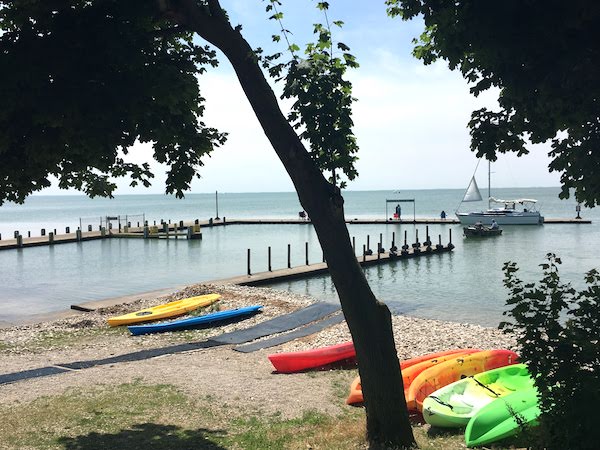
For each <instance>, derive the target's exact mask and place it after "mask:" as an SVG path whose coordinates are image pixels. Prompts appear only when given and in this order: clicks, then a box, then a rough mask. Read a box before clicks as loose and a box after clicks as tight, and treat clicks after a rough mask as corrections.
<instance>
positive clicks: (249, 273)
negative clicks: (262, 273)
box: [248, 249, 252, 275]
mask: <svg viewBox="0 0 600 450" xmlns="http://www.w3.org/2000/svg"><path fill="white" fill-rule="evenodd" d="M248 275H252V272H250V249H248Z"/></svg>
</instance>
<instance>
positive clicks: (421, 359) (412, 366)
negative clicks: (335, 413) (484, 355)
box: [346, 349, 479, 405]
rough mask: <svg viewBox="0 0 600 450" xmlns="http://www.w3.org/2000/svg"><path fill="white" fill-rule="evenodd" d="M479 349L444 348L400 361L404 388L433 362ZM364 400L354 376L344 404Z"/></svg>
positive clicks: (358, 379) (357, 379)
mask: <svg viewBox="0 0 600 450" xmlns="http://www.w3.org/2000/svg"><path fill="white" fill-rule="evenodd" d="M477 351H479V350H478V349H452V350H444V351H441V352H436V353H428V354H426V355H421V356H416V357H414V358H410V359H406V360H404V361H400V370H401V371H402V382H403V385H404V390H405V392H406V390H407V389H408V386H409V385H410V384H411V383H412V380H413V378H414V377H415V376H417V375H418V374H419V373H421V372H422V371H423V370H425V369H427V368H428V367H431V366H432V365H434V364H438V363H439V362H441V361H445V360H447V359H448V358H452V357H456V355H459V354H468V353H474V352H477ZM363 401H364V399H363V394H362V385H361V384H360V377H356V378H355V379H354V380H353V381H352V383H351V384H350V394H349V395H348V398H347V399H346V404H348V405H353V404H357V403H362V402H363Z"/></svg>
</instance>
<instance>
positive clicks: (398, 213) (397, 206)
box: [396, 203, 402, 220]
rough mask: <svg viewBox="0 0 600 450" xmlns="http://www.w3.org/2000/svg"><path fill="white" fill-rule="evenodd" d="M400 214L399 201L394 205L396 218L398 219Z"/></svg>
mask: <svg viewBox="0 0 600 450" xmlns="http://www.w3.org/2000/svg"><path fill="white" fill-rule="evenodd" d="M401 215H402V208H400V203H398V204H397V205H396V218H397V219H398V220H400V216H401Z"/></svg>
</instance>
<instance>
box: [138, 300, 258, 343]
mask: <svg viewBox="0 0 600 450" xmlns="http://www.w3.org/2000/svg"><path fill="white" fill-rule="evenodd" d="M261 308H262V305H254V306H247V307H245V308H236V309H228V310H226V311H219V312H216V313H211V314H206V315H204V316H197V317H190V318H189V319H180V320H174V321H173V322H164V323H157V324H150V325H131V326H129V327H127V328H128V329H129V331H130V332H131V334H133V335H134V336H137V335H140V334H148V333H160V332H163V331H174V330H184V329H187V328H193V327H197V326H200V325H205V324H208V323H212V322H220V321H223V320H230V319H235V318H236V317H240V316H248V315H250V314H254V313H256V312H258V310H259V309H261Z"/></svg>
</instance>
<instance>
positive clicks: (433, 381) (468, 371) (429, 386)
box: [407, 349, 519, 411]
mask: <svg viewBox="0 0 600 450" xmlns="http://www.w3.org/2000/svg"><path fill="white" fill-rule="evenodd" d="M518 357H519V355H517V354H516V353H515V352H513V351H511V350H504V349H501V350H485V351H482V352H477V353H473V354H471V355H467V356H459V357H457V358H454V359H450V360H449V361H445V362H443V363H441V364H437V365H435V366H433V367H430V368H429V369H427V370H424V371H423V372H421V373H420V374H419V375H418V376H417V377H416V378H415V379H414V381H413V382H412V384H411V385H410V388H409V390H408V395H407V403H410V404H411V405H415V406H416V409H417V410H418V411H422V409H423V400H425V397H427V396H428V395H429V394H431V393H433V392H435V391H437V390H438V389H440V388H441V387H444V386H447V385H448V384H450V383H453V382H455V381H458V380H460V379H461V378H464V377H468V376H472V375H475V374H476V373H480V372H485V371H486V370H491V369H496V368H498V367H503V366H509V365H511V364H515V363H516V362H518Z"/></svg>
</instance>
